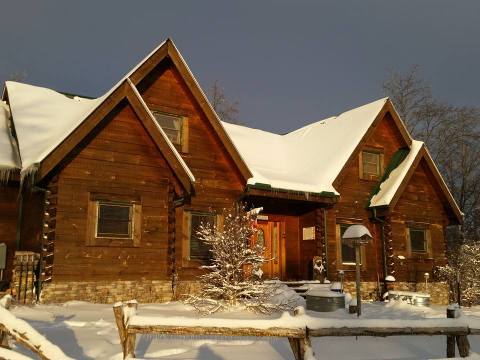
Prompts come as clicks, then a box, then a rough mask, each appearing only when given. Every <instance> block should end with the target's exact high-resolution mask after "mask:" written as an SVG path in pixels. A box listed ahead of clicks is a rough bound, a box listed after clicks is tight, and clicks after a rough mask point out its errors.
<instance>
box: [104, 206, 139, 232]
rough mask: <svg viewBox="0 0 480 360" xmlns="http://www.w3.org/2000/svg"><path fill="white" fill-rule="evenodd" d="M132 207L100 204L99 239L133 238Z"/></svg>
mask: <svg viewBox="0 0 480 360" xmlns="http://www.w3.org/2000/svg"><path fill="white" fill-rule="evenodd" d="M131 234H132V205H130V204H125V205H124V204H112V203H104V202H99V203H98V218H97V237H120V238H131Z"/></svg>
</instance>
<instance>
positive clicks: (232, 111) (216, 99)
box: [208, 80, 240, 124]
mask: <svg viewBox="0 0 480 360" xmlns="http://www.w3.org/2000/svg"><path fill="white" fill-rule="evenodd" d="M208 95H209V97H210V103H211V104H212V106H213V109H214V110H215V112H216V113H217V115H218V116H219V117H220V119H221V120H223V121H225V122H229V123H232V124H240V121H239V120H238V113H239V110H238V102H237V101H234V102H232V101H230V100H229V99H228V98H227V96H226V95H225V92H224V91H223V89H222V88H221V86H220V85H219V83H218V80H215V82H214V83H213V85H212V86H211V87H210V89H209V92H208Z"/></svg>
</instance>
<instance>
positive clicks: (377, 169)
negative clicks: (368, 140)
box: [360, 150, 383, 180]
mask: <svg viewBox="0 0 480 360" xmlns="http://www.w3.org/2000/svg"><path fill="white" fill-rule="evenodd" d="M382 162H383V154H382V153H380V152H377V151H365V150H364V151H362V152H361V156H360V177H361V178H362V179H365V180H378V179H379V178H380V176H381V175H382V167H383V164H382Z"/></svg>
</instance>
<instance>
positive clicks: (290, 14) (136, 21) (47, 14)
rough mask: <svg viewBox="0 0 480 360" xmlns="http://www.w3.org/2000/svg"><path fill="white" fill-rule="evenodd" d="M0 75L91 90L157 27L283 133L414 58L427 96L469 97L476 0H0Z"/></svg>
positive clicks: (479, 46)
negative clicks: (428, 90) (430, 91)
mask: <svg viewBox="0 0 480 360" xmlns="http://www.w3.org/2000/svg"><path fill="white" fill-rule="evenodd" d="M0 34H1V40H0V80H1V81H2V82H3V80H5V79H6V78H7V77H8V76H9V75H10V74H12V73H15V72H22V71H25V72H26V73H27V78H26V80H25V81H26V82H28V83H32V84H37V85H42V86H46V87H51V88H53V89H56V90H59V91H67V92H74V93H79V94H84V95H91V96H98V95H100V94H101V93H103V92H104V91H105V90H106V89H108V88H109V87H110V86H112V85H113V84H114V83H115V82H116V81H117V80H118V79H119V78H120V77H121V76H122V75H124V74H125V73H126V72H127V71H128V70H129V69H130V68H131V67H132V66H134V65H135V64H136V63H137V62H138V61H139V60H140V59H142V58H143V57H144V56H145V55H146V54H147V53H148V52H149V51H151V49H152V48H154V47H155V46H156V45H157V44H158V43H159V42H161V41H162V40H163V39H165V38H166V37H171V38H172V39H173V40H174V41H175V43H176V45H177V46H178V48H179V49H180V51H181V52H182V54H183V56H184V57H185V59H186V60H187V62H188V63H189V65H190V68H191V69H192V71H193V72H194V74H195V76H196V77H197V79H198V80H199V81H200V83H201V85H202V86H203V87H204V89H207V88H208V87H209V86H210V85H211V84H212V83H213V82H214V81H215V80H217V79H218V80H219V81H220V83H221V85H222V86H223V88H224V89H225V92H226V94H227V95H228V96H229V97H230V98H231V99H233V100H237V101H239V103H240V119H241V120H242V121H243V122H244V123H245V124H247V125H249V126H253V127H258V128H261V129H266V130H270V131H275V132H286V131H289V130H292V129H294V128H297V127H300V126H301V125H304V124H306V123H308V122H312V121H314V120H317V119H320V118H324V117H327V116H329V115H334V114H337V113H339V112H342V111H344V110H347V109H349V108H352V107H355V106H358V105H361V104H363V103H366V102H369V101H371V100H374V99H376V98H379V97H381V96H383V94H382V91H381V83H382V80H383V79H385V77H386V76H387V73H388V69H389V68H394V69H398V70H400V71H404V70H406V69H408V68H409V67H410V66H412V65H413V64H419V65H420V66H421V68H422V71H423V75H424V77H425V78H426V80H427V81H428V82H429V83H430V84H431V85H432V87H433V92H434V96H436V97H437V98H439V99H441V100H445V101H449V102H451V103H454V104H461V105H480V91H479V89H478V88H479V84H480V1H478V0H472V1H443V0H429V1H420V0H418V1H385V0H379V1H371V0H361V1H360V0H352V1H318V0H317V1H282V0H272V1H258V0H257V1H245V0H243V1H238V2H235V3H233V2H232V1H224V0H220V1H208V0H206V1H205V0H204V1H198V0H193V1H178V0H177V1H171V2H167V1H122V0H120V1H119V0H115V1H105V0H102V1H87V0H83V1H75V2H73V1H53V0H42V1H38V0H30V1H22V0H14V1H13V0H11V1H8V2H7V1H6V0H2V1H1V4H0Z"/></svg>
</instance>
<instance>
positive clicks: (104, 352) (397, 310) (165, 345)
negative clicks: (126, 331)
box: [12, 301, 480, 360]
mask: <svg viewBox="0 0 480 360" xmlns="http://www.w3.org/2000/svg"><path fill="white" fill-rule="evenodd" d="M362 309H363V316H362V318H381V319H420V318H444V317H445V307H436V306H433V307H431V308H420V307H414V306H411V305H407V304H402V303H397V302H392V303H390V304H384V303H367V304H364V306H363V308H362ZM12 312H13V313H14V314H15V315H16V316H18V317H19V318H21V319H24V320H26V321H27V322H28V323H30V324H31V325H32V326H33V327H34V328H35V329H37V330H38V331H39V332H40V333H42V334H44V335H45V336H46V337H47V338H48V339H49V340H50V341H52V342H53V343H55V344H57V345H59V346H60V347H61V348H62V349H63V351H64V352H65V353H66V354H67V355H69V356H71V357H73V358H75V359H107V360H108V359H111V360H113V359H115V360H116V359H118V360H120V359H121V358H122V354H121V346H120V343H119V339H118V333H117V328H116V325H115V322H114V318H113V311H112V306H111V305H102V304H90V303H85V302H76V301H75V302H68V303H66V304H63V305H37V306H33V307H25V306H22V307H16V308H14V309H12ZM307 313H308V314H309V315H311V316H316V317H325V318H339V319H340V318H341V319H348V318H352V319H354V318H355V315H349V314H348V313H347V312H346V311H344V310H338V311H336V312H333V313H314V312H310V311H309V312H307ZM138 314H139V315H142V316H143V315H145V316H150V315H151V316H155V315H156V316H158V315H161V316H195V313H194V312H193V310H192V308H190V307H188V306H185V305H183V304H181V303H178V302H172V303H166V304H145V305H140V306H139V310H138ZM464 314H465V316H472V317H475V318H477V319H480V307H475V308H472V309H469V310H468V309H467V310H464ZM215 316H216V317H221V318H231V319H239V318H241V319H246V318H247V319H248V318H251V319H254V318H258V315H255V314H252V313H245V312H238V311H237V312H230V313H222V314H217V315H215ZM275 316H276V317H278V316H280V315H275ZM469 339H470V343H471V346H472V351H474V352H475V353H480V336H470V337H469ZM313 347H314V350H315V354H316V356H317V359H319V360H320V359H328V360H334V359H438V358H444V357H445V347H446V341H445V337H444V336H434V337H426V336H405V337H388V338H372V337H364V338H358V339H355V338H351V337H350V338H323V339H319V338H315V339H313ZM19 350H21V351H22V353H24V354H28V351H26V350H24V349H20V348H19ZM136 354H137V356H138V357H142V358H146V359H149V358H158V359H184V360H185V359H198V360H221V359H232V360H234V359H242V360H244V359H246V358H248V359H249V360H250V359H251V360H254V359H262V360H274V359H275V360H277V359H294V358H293V355H292V353H291V350H290V347H289V344H288V341H287V340H286V339H258V338H220V337H213V336H208V337H178V336H177V337H171V336H162V337H156V336H155V337H154V336H140V337H139V338H138V339H137V347H136ZM472 358H476V359H480V357H476V356H475V355H474V356H473V357H472Z"/></svg>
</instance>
